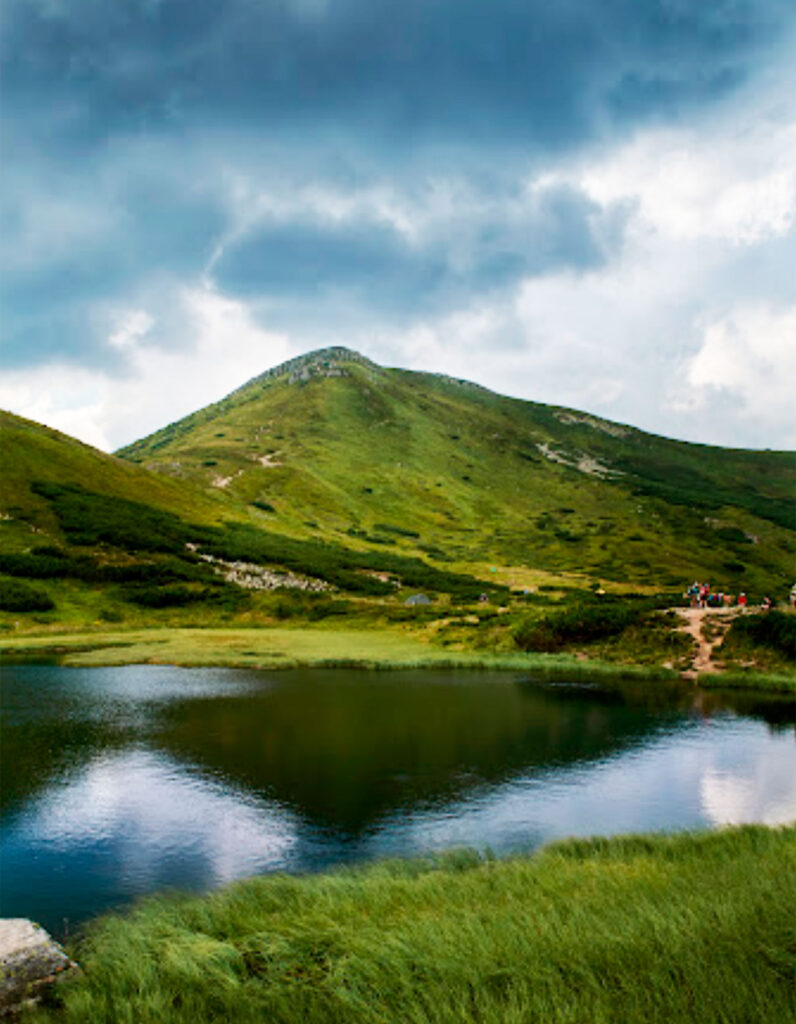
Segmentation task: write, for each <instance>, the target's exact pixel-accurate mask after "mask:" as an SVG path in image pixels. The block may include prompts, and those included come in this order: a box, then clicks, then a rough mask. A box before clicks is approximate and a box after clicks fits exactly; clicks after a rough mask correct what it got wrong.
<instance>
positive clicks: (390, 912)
mask: <svg viewBox="0 0 796 1024" xmlns="http://www.w3.org/2000/svg"><path fill="white" fill-rule="evenodd" d="M75 952H76V955H77V956H78V957H79V959H80V960H81V962H82V964H83V967H84V970H85V976H84V977H83V978H82V979H80V980H78V981H77V982H74V983H72V984H71V985H70V986H69V987H68V988H67V989H65V990H64V995H65V1005H64V1007H63V1008H62V1009H61V1010H60V1011H59V1010H57V1009H50V1010H48V1011H40V1012H39V1013H38V1014H37V1015H36V1020H38V1021H44V1020H47V1021H69V1022H75V1024H77V1022H80V1024H84V1022H86V1021H91V1022H92V1024H103V1022H107V1024H133V1022H135V1024H154V1022H165V1021H168V1022H175V1024H176V1022H185V1024H200V1022H209V1021H219V1022H220V1021H229V1022H235V1024H247V1022H254V1021H257V1022H262V1021H268V1022H269V1024H280V1022H285V1024H288V1022H290V1024H298V1022H301V1024H335V1022H363V1024H365V1022H367V1024H386V1022H393V1021H394V1022H401V1024H412V1022H414V1024H421V1022H422V1024H427V1022H433V1024H437V1022H438V1024H443V1022H450V1024H453V1022H456V1024H461V1022H466V1021H473V1022H475V1021H478V1022H481V1024H491V1022H495V1024H497V1022H500V1024H520V1022H522V1024H529V1022H540V1024H541V1022H544V1024H556V1022H560V1024H578V1022H582V1024H601V1022H604V1024H608V1022H610V1024H617V1022H621V1024H632V1022H639V1024H641V1022H644V1024H649V1022H655V1021H659V1022H664V1021H665V1022H666V1024H673V1022H678V1021H683V1022H687V1024H694V1022H699V1024H709V1022H722V1024H729V1022H739V1024H740V1022H753V1021H769V1022H772V1024H773V1022H787V1021H793V1020H794V1019H796V995H795V993H796V828H794V827H790V828H782V829H771V830H769V829H766V828H763V827H744V828H740V829H734V830H729V831H724V832H718V833H704V834H681V835H676V836H636V837H633V836H629V837H620V838H616V839H594V840H584V841H569V842H565V843H559V844H555V845H553V846H550V847H547V848H546V849H544V850H542V851H541V852H540V853H538V854H536V855H535V856H532V857H527V858H517V859H513V860H508V861H493V860H488V859H487V860H483V859H480V858H478V857H477V856H476V855H474V854H469V853H462V854H449V855H447V856H443V857H440V858H438V859H434V860H415V861H405V862H389V863H381V864H376V865H373V866H370V867H367V868H364V869H359V870H345V871H339V872H334V873H331V874H324V875H319V876H309V877H302V878H290V877H285V876H272V877H264V878H255V879H251V880H248V881H246V882H242V883H238V884H236V885H233V886H230V887H229V888H227V889H224V890H221V891H218V892H215V893H212V894H210V895H208V896H205V897H202V898H180V897H168V898H161V899H151V900H148V901H147V902H145V903H144V904H143V905H141V906H140V907H139V908H138V909H137V910H135V911H134V912H133V913H132V914H130V915H129V916H124V917H110V918H107V919H105V920H102V921H99V922H98V923H96V924H95V925H94V926H93V927H92V928H91V930H90V931H89V933H88V935H87V937H86V938H85V939H84V941H83V943H82V944H81V945H80V946H79V948H78V949H77V950H76V951H75Z"/></svg>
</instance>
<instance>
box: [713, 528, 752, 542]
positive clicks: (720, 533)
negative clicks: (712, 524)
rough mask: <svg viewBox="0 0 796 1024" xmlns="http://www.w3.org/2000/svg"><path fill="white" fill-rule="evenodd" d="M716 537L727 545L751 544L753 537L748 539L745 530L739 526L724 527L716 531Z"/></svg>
mask: <svg viewBox="0 0 796 1024" xmlns="http://www.w3.org/2000/svg"><path fill="white" fill-rule="evenodd" d="M716 536H717V537H718V538H719V539H720V540H723V541H725V542H726V543H727V544H751V543H752V539H751V537H747V536H746V534H745V533H744V532H743V530H739V529H738V527H737V526H722V527H720V528H719V529H718V530H716Z"/></svg>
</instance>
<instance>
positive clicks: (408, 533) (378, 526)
mask: <svg viewBox="0 0 796 1024" xmlns="http://www.w3.org/2000/svg"><path fill="white" fill-rule="evenodd" d="M373 529H374V530H381V531H382V532H383V533H396V534H398V536H399V537H418V538H419V537H420V534H419V533H418V532H417V531H416V530H406V529H404V527H403V526H393V525H392V524H391V523H374V524H373Z"/></svg>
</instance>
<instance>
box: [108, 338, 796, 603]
mask: <svg viewBox="0 0 796 1024" xmlns="http://www.w3.org/2000/svg"><path fill="white" fill-rule="evenodd" d="M117 454H118V456H119V457H120V458H121V459H124V460H126V461H127V462H130V463H136V464H138V465H139V466H141V467H142V468H144V469H146V470H147V471H149V472H150V473H154V474H157V475H158V477H159V479H169V478H171V480H173V481H174V482H175V484H176V483H177V482H180V483H187V484H190V485H191V486H193V487H194V488H197V489H201V490H202V491H203V492H204V493H205V494H206V495H217V496H218V495H223V496H224V498H225V500H226V501H228V502H229V503H230V506H231V505H232V503H235V504H236V506H237V507H238V508H239V509H240V511H239V514H240V515H244V514H246V515H250V516H251V517H252V520H251V521H252V522H256V523H257V524H258V525H259V526H261V527H262V528H263V529H265V530H267V531H270V532H272V533H277V534H283V535H286V536H289V537H292V538H298V539H305V540H307V539H310V538H314V539H316V540H318V541H323V542H325V543H333V544H335V545H344V546H347V547H349V548H354V549H357V550H362V551H371V552H373V553H374V555H375V554H377V553H378V552H379V551H382V552H384V554H385V556H386V554H387V552H388V551H394V552H400V553H403V554H409V555H413V556H419V557H422V558H425V559H429V560H431V561H432V562H435V563H437V564H448V565H451V567H456V568H468V569H471V570H473V571H475V572H476V573H477V574H481V575H485V574H486V575H488V572H489V569H490V567H491V566H492V565H495V566H497V565H499V566H500V567H501V570H505V569H506V567H512V568H513V569H515V570H516V572H515V574H514V576H512V577H511V578H512V579H513V580H515V581H520V582H521V581H522V579H523V578H524V576H523V573H532V572H540V571H541V572H544V573H553V574H558V573H574V574H577V575H578V576H580V577H583V578H585V579H589V578H591V579H595V578H596V579H601V580H606V581H608V580H613V581H617V582H625V583H629V584H658V585H661V586H664V587H671V586H680V585H682V584H683V582H684V581H685V580H687V579H691V578H694V577H700V578H710V579H711V580H713V581H715V582H716V583H717V584H718V585H720V586H724V587H725V588H727V589H730V590H733V589H739V588H743V587H745V588H747V589H749V588H752V587H757V588H763V589H771V588H776V587H780V588H781V587H782V586H783V585H784V584H785V583H786V582H788V581H789V577H790V575H791V574H792V571H793V561H794V553H796V530H795V529H794V527H796V515H795V513H794V507H795V506H794V499H795V498H796V455H795V454H794V453H790V452H772V451H746V450H734V449H724V448H718V447H711V446H707V445H699V444H689V443H686V442H682V441H673V440H669V439H666V438H663V437H657V436H654V435H651V434H647V433H645V432H643V431H641V430H637V429H635V428H634V427H630V426H627V425H624V424H618V423H612V422H610V421H607V420H604V419H601V418H599V417H596V416H592V415H590V414H588V413H584V412H579V411H577V410H572V409H565V408H561V407H557V406H549V405H543V404H539V403H535V402H527V401H521V400H518V399H512V398H507V397H504V396H501V395H498V394H495V393H493V392H491V391H488V390H487V389H485V388H483V387H480V386H478V385H476V384H472V383H470V382H467V381H462V380H457V379H453V378H451V377H446V376H442V375H436V374H430V373H417V372H412V371H408V370H401V369H387V368H384V367H381V366H378V365H376V364H375V363H373V362H371V361H370V360H368V359H366V358H365V357H363V356H361V355H359V354H358V353H356V352H351V351H349V350H347V349H344V348H330V349H322V350H320V351H317V352H312V353H309V354H308V355H305V356H302V357H299V358H297V359H293V360H290V361H289V362H287V363H284V364H282V365H281V366H278V367H276V368H274V369H271V370H268V371H267V372H266V373H264V374H262V375H260V376H258V377H255V378H254V379H253V380H251V381H249V382H248V383H247V384H245V385H244V386H242V387H241V388H239V389H237V390H236V391H234V392H232V394H230V395H229V396H227V397H226V398H225V399H223V400H222V401H220V402H218V403H216V404H214V405H210V406H208V407H206V408H204V409H201V410H199V411H198V412H196V413H194V414H192V415H190V416H188V417H186V418H185V419H182V420H180V421H178V422H176V423H173V424H171V425H170V426H167V427H165V428H164V429H162V430H160V431H158V432H156V433H155V434H152V435H151V436H149V437H147V438H144V439H143V440H140V441H137V442H136V443H134V444H132V445H129V446H127V447H126V448H123V449H121V450H120V451H119V452H118V453H117ZM244 509H245V510H246V511H245V513H244ZM528 578H530V577H528Z"/></svg>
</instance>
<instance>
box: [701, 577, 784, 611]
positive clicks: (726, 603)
mask: <svg viewBox="0 0 796 1024" xmlns="http://www.w3.org/2000/svg"><path fill="white" fill-rule="evenodd" d="M685 596H686V597H687V598H689V600H690V603H691V607H692V608H731V607H732V606H733V604H735V606H736V607H738V608H740V610H741V612H745V611H746V608H747V605H748V604H749V598H748V597H747V595H746V594H745V593H744V592H743V591H742V592H741V593H740V594H738V596H737V597H736V596H735V595H734V594H725V593H724V591H723V590H719V591H717V592H715V593H714V592H713V591H712V590H711V589H710V584H709V583H700V582H699V581H698V580H694V582H693V583H692V584H691V586H690V587H689V588H688V590H686V592H685ZM773 607H774V602H773V601H772V600H771V598H770V597H769V596H768V595H766V596H765V597H764V598H763V600H762V601H761V602H760V610H761V611H764V612H767V611H769V610H770V609H771V608H773Z"/></svg>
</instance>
